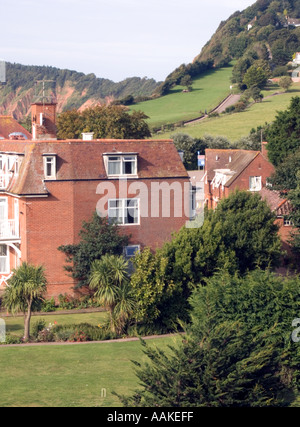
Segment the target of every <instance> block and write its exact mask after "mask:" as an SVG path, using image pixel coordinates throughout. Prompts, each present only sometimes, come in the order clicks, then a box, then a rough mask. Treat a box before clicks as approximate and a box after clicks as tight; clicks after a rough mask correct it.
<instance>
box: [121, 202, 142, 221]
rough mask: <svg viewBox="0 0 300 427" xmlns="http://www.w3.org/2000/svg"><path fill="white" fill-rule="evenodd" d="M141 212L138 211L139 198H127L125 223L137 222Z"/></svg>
mask: <svg viewBox="0 0 300 427" xmlns="http://www.w3.org/2000/svg"><path fill="white" fill-rule="evenodd" d="M138 216H139V212H138V200H137V199H127V200H126V207H125V218H124V219H125V224H137V223H138V220H139V218H138Z"/></svg>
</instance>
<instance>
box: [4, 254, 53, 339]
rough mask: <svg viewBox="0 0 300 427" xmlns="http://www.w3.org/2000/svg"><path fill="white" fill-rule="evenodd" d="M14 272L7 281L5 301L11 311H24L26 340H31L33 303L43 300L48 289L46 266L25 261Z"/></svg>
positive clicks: (13, 312) (14, 312)
mask: <svg viewBox="0 0 300 427" xmlns="http://www.w3.org/2000/svg"><path fill="white" fill-rule="evenodd" d="M12 272H13V275H12V277H10V279H8V281H7V287H6V288H5V291H4V296H3V302H4V306H5V307H6V308H7V310H8V311H9V312H10V313H12V314H16V313H18V312H20V311H21V312H23V313H24V340H29V337H30V319H31V312H32V307H33V303H35V302H38V301H40V300H42V297H43V294H44V293H45V292H46V289H47V280H46V277H45V273H44V267H42V266H34V265H31V264H28V263H26V262H23V263H22V264H21V265H20V267H18V268H16V269H13V270H12Z"/></svg>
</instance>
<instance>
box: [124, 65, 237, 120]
mask: <svg viewBox="0 0 300 427" xmlns="http://www.w3.org/2000/svg"><path fill="white" fill-rule="evenodd" d="M231 74H232V67H225V68H221V69H218V70H216V71H210V72H208V73H206V74H205V75H204V76H203V77H201V78H197V79H194V80H193V90H192V91H191V92H189V93H183V92H182V90H183V87H182V86H176V87H174V88H173V89H172V90H171V92H170V94H168V95H165V96H162V97H161V98H157V99H154V100H151V101H145V102H141V103H138V104H135V105H133V106H132V107H131V109H132V110H141V111H143V112H144V113H145V114H147V116H148V117H149V119H148V120H147V122H148V124H149V126H150V127H151V128H153V127H159V126H161V125H162V124H166V123H176V122H179V121H181V120H190V119H194V118H196V117H199V116H200V115H201V114H200V112H201V111H205V110H207V111H210V110H211V109H212V108H214V107H215V106H216V105H218V103H219V102H221V101H222V100H223V99H224V98H225V97H226V96H227V95H228V94H229V92H230V78H231Z"/></svg>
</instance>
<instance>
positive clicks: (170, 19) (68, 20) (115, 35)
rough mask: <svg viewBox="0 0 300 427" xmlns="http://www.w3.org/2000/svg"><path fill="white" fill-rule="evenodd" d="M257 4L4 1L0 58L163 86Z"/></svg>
mask: <svg viewBox="0 0 300 427" xmlns="http://www.w3.org/2000/svg"><path fill="white" fill-rule="evenodd" d="M253 3H255V0H209V1H205V0H184V1H177V0H50V1H41V0H14V1H12V0H0V6H1V17H2V19H1V33H2V37H1V41H0V58H1V59H3V60H5V61H7V62H12V63H19V64H23V65H47V66H53V67H57V68H61V69H68V70H75V71H78V72H82V73H84V74H89V73H94V74H95V75H96V76H97V77H101V78H107V79H110V80H113V81H114V82H119V81H121V80H124V79H126V78H127V77H134V76H137V77H141V78H143V77H148V78H153V79H155V80H156V81H163V80H165V78H166V77H167V75H168V74H170V73H171V72H172V71H173V70H174V69H175V68H177V67H178V66H179V65H181V64H183V63H185V64H188V63H190V62H192V61H193V59H194V58H195V57H196V56H197V55H198V54H199V53H200V52H201V49H202V47H203V46H204V45H205V43H206V42H208V41H209V39H210V38H211V36H212V35H213V34H214V32H215V31H216V30H217V28H218V26H219V24H220V22H221V21H225V20H226V19H228V18H229V16H230V15H231V14H232V13H234V12H235V11H237V10H240V11H242V10H244V9H246V8H247V7H248V6H251V5H252V4H253Z"/></svg>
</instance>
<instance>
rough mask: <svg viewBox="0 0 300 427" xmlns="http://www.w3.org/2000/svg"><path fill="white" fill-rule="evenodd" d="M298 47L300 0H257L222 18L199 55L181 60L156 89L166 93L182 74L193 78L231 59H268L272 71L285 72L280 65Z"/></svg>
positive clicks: (289, 57)
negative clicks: (187, 61) (241, 9)
mask: <svg viewBox="0 0 300 427" xmlns="http://www.w3.org/2000/svg"><path fill="white" fill-rule="evenodd" d="M297 51H300V0H258V1H256V2H255V3H254V4H253V5H252V6H250V7H248V8H247V9H245V10H244V11H242V12H240V11H237V12H235V13H234V14H233V15H232V16H230V17H229V18H228V19H227V20H225V21H222V22H221V23H220V25H219V27H218V28H217V30H216V32H215V33H214V34H213V36H212V37H211V39H210V40H209V41H208V42H207V43H206V44H205V46H203V48H202V50H201V52H200V53H199V55H197V56H196V57H195V58H194V60H193V61H192V62H191V63H190V64H182V65H180V66H179V67H178V68H176V69H175V70H174V71H173V72H171V73H170V74H169V76H168V77H167V78H166V80H165V81H164V82H163V84H161V85H160V86H159V87H158V88H157V92H158V93H160V94H162V95H164V94H166V93H168V92H169V90H170V89H171V88H172V87H173V86H174V85H176V84H179V83H180V80H181V79H182V77H183V76H185V75H187V74H188V75H190V76H191V77H192V78H194V77H196V76H200V75H201V74H203V72H206V71H207V70H208V69H212V68H214V69H215V68H218V67H223V66H224V65H227V64H229V63H230V62H231V61H232V60H236V61H238V62H239V64H238V66H237V67H245V66H248V67H249V61H250V62H251V61H252V62H253V61H254V60H259V59H260V60H265V61H267V62H268V63H269V66H270V68H271V70H272V71H274V70H276V69H277V70H276V71H277V72H278V73H280V72H281V73H282V72H283V70H282V69H281V70H280V71H279V69H278V67H286V65H287V63H288V62H289V61H291V60H292V59H293V55H294V54H295V52H297ZM242 61H244V62H242ZM246 62H248V64H246ZM235 77H236V76H235ZM235 81H237V82H238V79H235Z"/></svg>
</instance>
